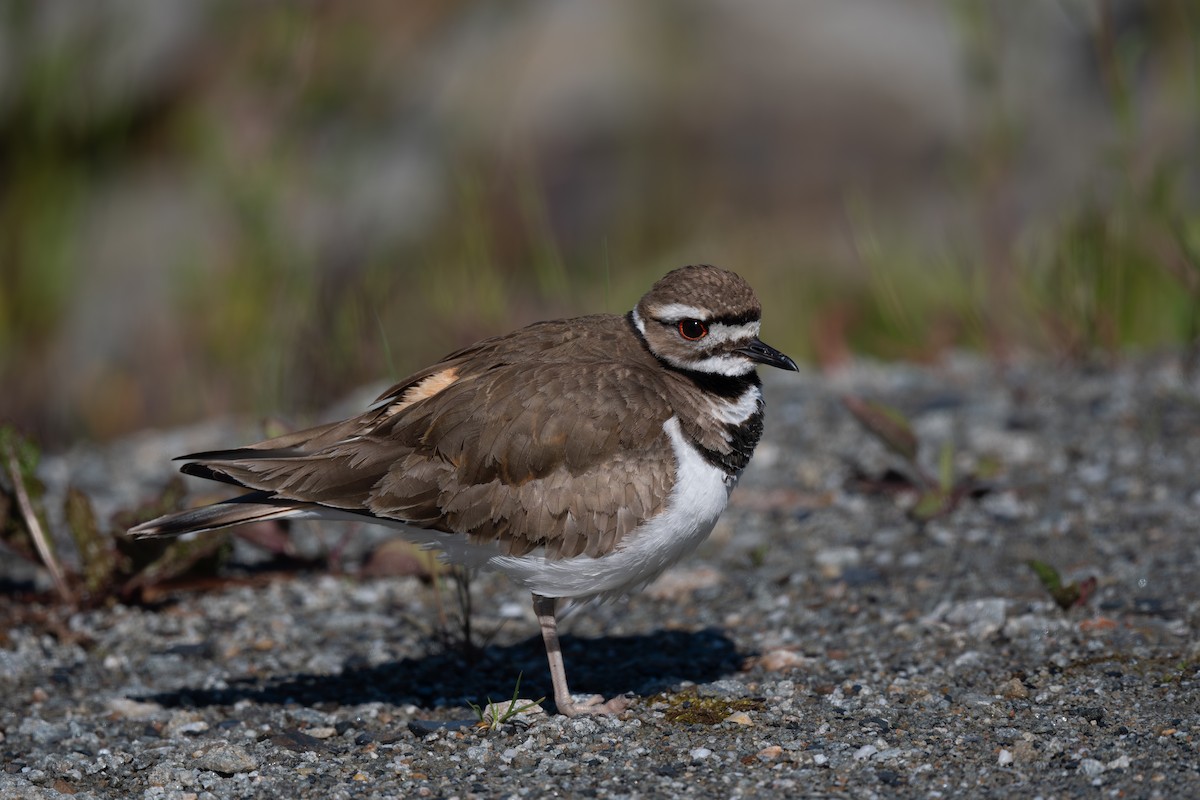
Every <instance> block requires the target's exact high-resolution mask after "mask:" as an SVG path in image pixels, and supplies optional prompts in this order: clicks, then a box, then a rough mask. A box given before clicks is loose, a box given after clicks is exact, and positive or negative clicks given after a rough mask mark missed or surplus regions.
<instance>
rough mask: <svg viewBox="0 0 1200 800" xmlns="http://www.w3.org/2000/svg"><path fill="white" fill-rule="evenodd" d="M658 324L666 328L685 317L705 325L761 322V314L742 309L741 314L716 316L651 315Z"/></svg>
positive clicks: (673, 325) (676, 323) (735, 324)
mask: <svg viewBox="0 0 1200 800" xmlns="http://www.w3.org/2000/svg"><path fill="white" fill-rule="evenodd" d="M651 319H653V320H654V321H655V322H657V323H658V324H659V325H664V326H666V327H668V328H673V327H675V326H676V325H678V324H679V323H681V322H683V321H684V320H685V319H697V320H700V321H701V322H703V323H704V324H705V325H731V326H737V325H748V324H749V323H751V322H761V321H762V315H761V314H760V313H759V312H757V311H743V312H742V313H741V314H722V315H720V316H717V317H712V316H708V315H705V316H702V317H671V318H670V319H663V318H660V317H651Z"/></svg>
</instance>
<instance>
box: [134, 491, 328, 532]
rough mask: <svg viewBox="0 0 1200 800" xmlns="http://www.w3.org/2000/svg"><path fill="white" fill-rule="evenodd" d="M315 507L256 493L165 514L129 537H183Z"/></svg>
mask: <svg viewBox="0 0 1200 800" xmlns="http://www.w3.org/2000/svg"><path fill="white" fill-rule="evenodd" d="M316 508H317V506H315V505H313V504H311V503H297V502H293V501H281V500H274V501H272V500H271V499H270V496H269V495H268V494H267V493H266V492H253V493H251V494H247V495H242V496H241V497H235V498H234V499H232V500H226V501H225V502H223V503H215V504H213V505H209V506H201V507H200V508H189V509H188V510H186V511H177V512H175V513H173V514H165V515H163V516H161V517H158V518H157V519H152V520H150V521H149V522H143V523H142V524H141V525H137V526H135V527H133V528H130V529H129V535H130V536H132V537H133V538H135V539H151V538H157V537H165V536H181V535H182V534H185V533H203V532H205V531H213V530H217V529H218V528H227V527H229V526H230V525H243V524H245V523H247V522H264V521H266V520H272V519H287V518H289V517H299V516H311V515H312V512H313V510H314V509H316Z"/></svg>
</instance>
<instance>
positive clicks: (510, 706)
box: [467, 673, 546, 731]
mask: <svg viewBox="0 0 1200 800" xmlns="http://www.w3.org/2000/svg"><path fill="white" fill-rule="evenodd" d="M523 674H524V673H517V685H516V686H514V687H513V695H512V699H510V700H509V701H507V702H503V703H494V702H492V698H490V697H489V698H488V699H487V705H485V706H482V707H480V706H477V705H475V704H474V703H472V702H470V701H467V705H469V706H470V707H471V710H472V711H474V712H475V716H476V717H478V718H479V721H478V722H477V723H476V727H478V728H484V729H487V730H489V731H494V730H497V729H499V728H500V727H501V726H502V725H506V724H508V723H509V722H511V721H513V720H514V719H516V717H517V716H519V715H521V714H525V713H527V712H531V711H534V710H535V709H536V710H537V711H541V704H542V701H543V700H545V699H546V698H545V697H539V698H538V699H537V700H521V699H520V695H521V676H522V675H523ZM535 713H536V712H535Z"/></svg>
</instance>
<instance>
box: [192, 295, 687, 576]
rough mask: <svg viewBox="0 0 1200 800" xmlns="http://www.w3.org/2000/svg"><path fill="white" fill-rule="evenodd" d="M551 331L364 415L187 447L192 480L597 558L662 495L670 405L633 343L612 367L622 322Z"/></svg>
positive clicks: (471, 354) (390, 395)
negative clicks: (201, 449)
mask: <svg viewBox="0 0 1200 800" xmlns="http://www.w3.org/2000/svg"><path fill="white" fill-rule="evenodd" d="M583 321H587V322H594V323H595V324H594V325H591V326H588V325H584V326H582V332H581V326H580V325H579V323H580V322H583ZM614 322H615V323H617V324H613V323H614ZM554 324H555V323H548V324H545V325H541V326H534V328H531V329H525V331H522V332H519V333H528V332H531V331H533V330H535V329H536V331H537V334H538V335H537V336H535V337H528V336H526V337H522V336H519V335H517V336H510V337H505V338H502V339H496V340H489V341H487V342H482V343H480V344H479V345H476V346H475V347H473V348H471V349H469V350H466V351H462V352H460V353H457V354H454V355H452V356H450V357H448V358H447V359H445V360H443V361H442V362H440V363H439V364H437V365H435V366H434V367H430V368H429V369H427V370H424V371H422V372H420V373H418V374H416V375H414V376H413V377H411V378H409V379H408V380H406V381H404V382H402V383H400V384H397V386H396V387H393V389H391V390H389V392H387V393H386V394H385V395H384V397H383V400H384V401H385V405H382V406H380V407H378V408H376V409H374V410H372V411H370V412H367V413H366V414H363V415H361V416H360V417H357V418H355V419H352V420H347V421H346V422H342V423H335V424H332V425H326V426H323V427H321V428H315V429H312V430H310V431H305V432H300V433H296V434H290V435H288V436H284V437H279V438H277V439H272V440H268V441H266V442H262V443H260V444H258V445H255V446H253V447H251V448H244V449H242V450H237V451H229V452H226V453H203V454H197V456H195V457H193V458H192V460H193V461H194V462H195V463H193V464H189V465H188V467H189V468H190V469H189V470H188V471H191V472H193V473H196V474H204V475H206V476H207V477H214V478H218V479H224V480H230V481H232V482H235V483H238V484H240V485H243V486H246V487H249V488H253V489H258V490H264V491H268V492H270V493H271V496H272V497H274V498H279V499H284V500H293V501H296V502H305V503H317V504H319V505H323V506H328V507H332V508H339V509H345V510H350V511H363V512H366V513H369V514H371V515H374V516H377V517H381V518H384V519H394V520H402V521H405V522H408V523H410V524H413V525H416V526H420V527H426V528H432V529H435V530H441V531H446V532H452V533H466V534H470V535H471V536H472V538H473V539H474V540H477V541H495V542H497V543H498V544H500V545H501V546H502V549H503V550H504V551H505V552H508V553H511V554H523V553H526V552H529V551H530V550H532V549H534V548H536V547H539V546H544V547H545V548H546V553H547V556H548V557H551V558H566V557H570V556H574V555H579V554H581V553H587V554H590V555H599V554H601V553H603V552H606V551H607V550H608V549H610V548H611V547H612V545H613V544H615V543H616V542H618V541H620V540H621V539H622V538H623V537H624V536H625V535H626V534H627V533H629V532H630V531H631V530H633V529H634V528H635V527H637V525H639V524H640V523H641V522H642V521H644V520H645V519H646V518H648V517H650V516H652V515H653V514H655V513H657V512H659V511H660V510H662V508H663V506H664V504H665V502H666V498H667V496H668V495H669V493H670V489H671V486H672V483H673V481H674V466H673V465H674V459H673V457H672V454H671V451H670V443H669V441H668V439H667V437H666V434H665V433H664V431H663V428H662V426H663V423H664V422H665V421H666V420H667V419H668V418H669V416H670V414H671V409H670V406H669V405H668V403H667V402H666V400H665V399H664V398H663V396H662V390H661V386H660V384H659V383H658V381H657V377H656V376H657V373H656V371H655V367H656V365H655V364H653V362H651V361H646V360H643V359H641V357H640V356H641V350H640V346H639V345H638V344H637V343H636V341H634V342H633V343H632V344H633V346H634V350H632V351H626V352H630V353H632V354H633V358H631V359H618V360H614V359H613V357H612V350H611V348H613V347H614V346H616V347H618V349H619V348H620V347H621V346H622V345H628V344H630V342H628V341H625V342H622V341H620V338H619V337H623V336H629V337H630V338H632V334H631V333H629V332H628V331H627V329H626V328H625V327H624V325H623V322H622V321H621V320H619V319H616V320H614V319H613V318H585V320H576V321H575V325H573V326H566V328H565V330H566V331H569V334H568V335H566V336H565V337H564V336H557V337H556V336H555V335H554V334H556V333H558V331H556V330H555V329H554V328H553V327H552V326H553V325H554ZM558 324H559V325H560V326H561V323H558ZM614 337H616V340H614ZM531 356H533V357H532V358H531ZM646 358H649V357H646Z"/></svg>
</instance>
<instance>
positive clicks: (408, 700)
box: [134, 628, 745, 710]
mask: <svg viewBox="0 0 1200 800" xmlns="http://www.w3.org/2000/svg"><path fill="white" fill-rule="evenodd" d="M561 644H562V650H563V658H564V659H565V660H566V667H567V678H568V680H569V682H570V687H571V691H572V692H574V693H578V694H592V693H595V694H602V695H604V696H605V697H611V696H614V695H619V694H626V693H632V694H635V695H639V696H647V695H651V694H654V693H656V692H659V691H662V690H664V689H666V688H668V687H670V686H671V685H674V684H677V683H680V682H682V681H691V682H693V683H698V684H699V683H708V682H711V681H714V680H717V679H718V678H720V677H721V676H723V675H728V674H730V673H734V672H737V671H738V669H739V667H740V665H741V664H742V662H743V661H744V658H745V657H744V656H743V655H741V654H739V652H738V650H737V646H736V645H735V644H734V643H733V641H732V640H731V639H729V637H727V636H726V635H725V634H724V633H723V632H721V631H719V630H716V629H712V628H707V629H704V630H699V631H679V630H670V631H656V632H654V633H649V634H640V635H636V636H604V637H600V638H596V639H580V638H577V637H574V636H569V635H568V636H564V637H562V640H561ZM518 679H519V680H520V695H521V697H523V698H535V699H536V698H539V697H545V698H551V697H553V691H552V690H551V683H550V672H549V669H548V667H547V665H546V653H545V650H544V649H543V647H542V640H541V638H540V637H537V636H535V637H532V638H530V639H526V640H525V641H522V642H518V643H516V644H512V645H504V646H497V645H492V646H488V647H485V648H483V649H482V650H481V651H478V653H477V654H476V657H474V658H471V659H468V658H467V656H466V655H465V654H464V653H462V652H461V651H459V650H455V649H446V650H444V651H441V652H437V653H432V654H429V655H426V656H422V657H419V658H405V659H402V660H400V661H393V662H389V663H386V664H377V665H366V664H360V665H356V664H354V663H348V664H346V665H345V666H344V667H343V669H342V670H341V672H338V673H333V674H312V673H307V674H291V675H286V676H278V677H247V678H233V679H229V680H227V681H226V685H225V686H224V687H222V688H218V689H200V688H187V687H185V688H180V689H176V690H174V691H169V692H159V693H155V694H148V695H143V696H140V697H136V698H134V699H136V700H141V701H150V702H155V703H158V704H159V705H162V706H166V707H169V708H180V707H185V708H202V707H207V706H227V705H233V704H234V703H237V702H239V701H243V700H248V701H250V702H252V703H256V704H266V705H290V704H299V705H302V706H310V707H317V708H322V707H332V708H337V707H344V706H353V705H359V704H365V703H375V702H383V703H390V704H396V705H405V704H412V705H415V706H418V707H421V708H429V709H432V708H439V707H462V708H466V707H467V705H468V703H476V704H480V703H482V702H485V701H486V700H487V699H489V698H490V699H492V700H497V701H499V700H506V699H509V698H511V697H512V695H513V692H514V690H515V688H516V684H517V680H518ZM332 708H330V710H332Z"/></svg>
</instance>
